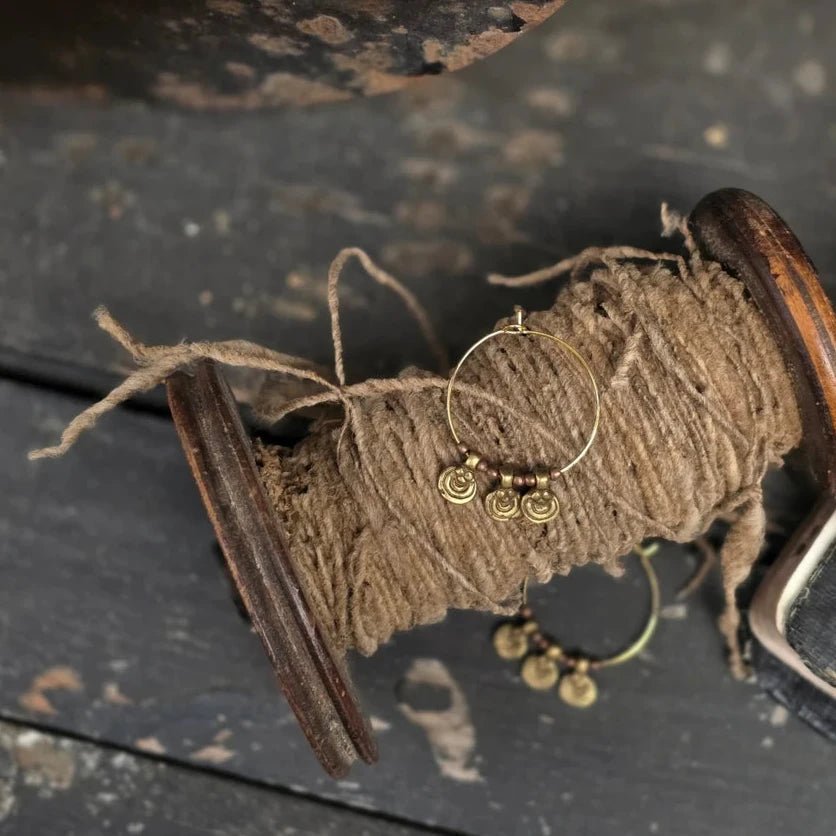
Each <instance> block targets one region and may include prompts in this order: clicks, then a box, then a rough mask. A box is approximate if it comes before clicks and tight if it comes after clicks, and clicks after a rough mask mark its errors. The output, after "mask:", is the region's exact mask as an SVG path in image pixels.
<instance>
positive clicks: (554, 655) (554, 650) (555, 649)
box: [546, 644, 563, 662]
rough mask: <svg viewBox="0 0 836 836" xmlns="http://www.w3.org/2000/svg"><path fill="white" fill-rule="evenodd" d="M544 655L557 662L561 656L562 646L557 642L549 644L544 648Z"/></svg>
mask: <svg viewBox="0 0 836 836" xmlns="http://www.w3.org/2000/svg"><path fill="white" fill-rule="evenodd" d="M546 656H548V657H549V659H552V660H554V661H555V662H559V661H560V660H561V658H562V657H563V648H562V647H561V646H560V645H559V644H550V645H549V647H548V649H547V650H546Z"/></svg>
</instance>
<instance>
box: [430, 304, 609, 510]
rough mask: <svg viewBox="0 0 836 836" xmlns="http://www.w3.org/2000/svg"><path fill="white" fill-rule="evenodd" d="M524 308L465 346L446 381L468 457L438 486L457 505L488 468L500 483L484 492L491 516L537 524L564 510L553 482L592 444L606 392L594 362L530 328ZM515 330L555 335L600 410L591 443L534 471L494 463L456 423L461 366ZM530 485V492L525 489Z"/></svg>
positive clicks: (525, 334) (470, 496) (469, 496)
mask: <svg viewBox="0 0 836 836" xmlns="http://www.w3.org/2000/svg"><path fill="white" fill-rule="evenodd" d="M524 318H525V311H523V309H522V308H521V307H519V306H516V307H515V308H514V321H513V322H512V323H511V324H510V325H506V326H504V327H502V328H500V329H498V330H496V331H491V333H490V334H486V335H485V336H484V337H482V338H481V339H480V340H477V341H476V342H475V343H474V344H473V345H472V346H470V348H469V349H468V350H467V351H465V353H464V354H463V355H462V357H461V359H460V360H459V362H458V363H457V364H456V367H455V368H454V369H453V371H452V373H451V374H450V380H449V381H448V383H447V394H446V410H447V426H448V427H449V428H450V434H451V435H452V436H453V440H454V441H455V443H456V445H457V447H458V450H459V452H460V453H461V454H462V456H463V463H462V464H459V465H452V466H450V467H446V468H445V469H444V470H442V471H441V474H440V475H439V477H438V490H439V491H440V492H441V495H442V496H443V497H444V498H445V499H446V500H447V501H448V502H452V503H453V504H455V505H464V504H465V503H468V502H470V501H471V500H472V499H474V497H475V496H476V492H477V486H476V473H477V472H480V473H485V474H486V475H487V476H488V478H489V479H490V480H491V481H493V482H498V485H497V486H496V487H495V488H494V489H493V490H492V491H490V493H488V495H487V496H486V497H485V509H486V510H487V512H488V515H489V516H490V517H492V518H493V519H495V520H498V521H507V520H512V519H516V518H517V517H520V516H523V517H525V518H526V519H527V520H529V521H530V522H533V523H539V524H543V523H547V522H549V521H550V520H553V519H554V518H555V517H556V516H557V514H558V512H559V510H560V503H559V502H558V499H557V497H556V496H555V494H554V492H553V491H552V490H551V484H550V483H551V481H553V480H556V479H559V478H560V477H561V476H562V475H563V474H564V473H566V472H567V471H569V470H571V469H572V468H573V467H574V466H575V465H576V464H578V462H580V461H581V459H583V457H584V456H586V454H587V453H588V452H589V450H590V448H591V447H592V443H593V442H594V441H595V436H596V435H597V434H598V425H599V423H600V420H601V397H600V394H599V392H598V384H597V382H596V380H595V375H594V374H593V373H592V369H591V368H590V366H589V363H587V361H586V360H585V359H584V358H583V356H582V355H581V354H580V352H579V351H578V350H577V349H576V348H575V347H574V346H572V345H570V344H569V343H568V342H566V341H565V340H562V339H560V338H559V337H556V336H555V335H554V334H549V333H546V332H545V331H538V330H535V329H533V328H529V327H528V326H527V325H526V324H525V322H524ZM506 335H513V336H517V337H522V338H527V337H541V338H544V339H547V340H550V341H551V342H553V343H554V344H556V345H558V346H559V347H560V348H561V349H563V350H564V351H565V352H566V353H568V354H569V355H570V356H571V357H572V358H573V359H574V360H576V361H577V362H578V364H579V365H580V366H581V368H582V369H583V371H584V372H585V373H586V375H587V377H588V378H589V382H590V384H591V387H592V393H593V396H594V402H595V415H594V419H593V421H592V427H591V429H590V431H589V433H588V435H587V439H586V443H585V444H584V445H583V447H582V448H581V450H580V452H579V453H578V454H577V455H576V456H575V457H574V458H573V459H572V460H571V461H570V462H569V463H568V464H565V465H564V466H563V467H551V468H541V467H533V468H532V469H531V470H528V471H523V472H516V473H515V472H514V470H513V468H511V467H510V466H508V465H506V464H504V463H499V464H496V465H493V464H491V463H490V462H488V461H487V460H486V459H485V458H483V457H482V456H481V455H480V454H479V453H477V452H476V451H475V450H473V449H472V448H471V447H470V446H469V445H468V444H465V443H464V442H463V441H462V439H461V438H460V436H459V433H458V431H457V429H456V424H455V421H454V419H453V406H452V404H453V386H454V384H455V382H456V378H457V377H458V374H459V371H460V370H461V368H462V366H463V365H464V363H465V361H466V360H467V358H468V357H470V355H471V354H473V352H474V351H475V350H476V349H477V348H479V346H481V345H483V344H484V343H486V342H487V341H488V340H491V339H494V338H496V337H501V336H506ZM526 488H528V489H530V490H528V492H527V493H522V491H523V490H525V489H526Z"/></svg>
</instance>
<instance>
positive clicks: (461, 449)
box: [456, 444, 470, 456]
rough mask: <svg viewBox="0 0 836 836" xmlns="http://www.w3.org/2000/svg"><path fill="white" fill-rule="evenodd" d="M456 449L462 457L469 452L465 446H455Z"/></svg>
mask: <svg viewBox="0 0 836 836" xmlns="http://www.w3.org/2000/svg"><path fill="white" fill-rule="evenodd" d="M456 449H457V450H458V451H459V452H460V453H461V454H462V455H463V456H466V455H467V454H468V453H469V452H470V451H469V450H468V449H467V445H466V444H457V445H456Z"/></svg>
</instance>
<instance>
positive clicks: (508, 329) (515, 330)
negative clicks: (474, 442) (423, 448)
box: [445, 307, 601, 475]
mask: <svg viewBox="0 0 836 836" xmlns="http://www.w3.org/2000/svg"><path fill="white" fill-rule="evenodd" d="M514 313H515V317H516V320H515V322H514V323H512V324H511V325H506V326H504V327H503V328H499V329H497V330H496V331H491V333H490V334H486V335H485V336H484V337H482V338H481V339H479V340H477V341H476V342H475V343H473V345H472V346H470V348H468V350H467V351H465V353H464V354H463V355H462V356H461V359H460V360H459V362H458V363H456V366H455V368H454V369H453V371H452V373H451V374H450V379H449V381H448V382H447V391H446V396H445V408H446V411H447V426H448V427H449V428H450V434H451V435H452V436H453V440H454V441H455V442H456V444H462V440H461V438H460V436H459V433H458V431H457V429H456V424H455V421H454V419H453V386H454V384H455V382H456V378H457V377H458V374H459V371H460V370H461V368H462V366H463V365H464V363H465V361H466V360H467V359H468V357H470V356H471V355H472V354H473V352H474V351H476V349H477V348H479V347H480V346H481V345H483V344H484V343H486V342H488V340H491V339H494V338H495V337H500V336H505V335H508V334H510V335H518V336H522V337H542V338H544V339H547V340H550V341H551V342H552V343H555V344H556V345H558V346H559V347H560V348H562V349H563V350H564V351H566V352H567V353H568V354H569V355H570V356H572V357H573V358H574V359H575V360H577V362H578V363H579V365H580V366H581V368H582V369H583V371H584V372H585V373H586V375H587V377H588V378H589V382H590V384H591V386H592V393H593V396H594V399H595V417H594V419H593V422H592V428H591V429H590V431H589V435H588V436H587V440H586V443H585V444H584V446H583V447H582V448H581V450H580V452H579V453H578V454H577V455H576V456H575V457H574V458H573V459H572V460H571V461H570V462H569V463H568V464H566V465H564V466H563V467H561V468H559V470H558V473H559V474H560V475H562V474H564V473H566V472H567V471H569V470H571V469H572V468H573V467H574V466H575V465H576V464H577V463H578V462H579V461H581V459H583V457H584V456H585V455H586V454H587V453H588V452H589V450H590V448H591V447H592V444H593V442H594V441H595V437H596V436H597V435H598V427H599V425H600V422H601V395H600V393H599V391H598V383H597V382H596V380H595V375H594V374H593V372H592V369H591V368H590V366H589V363H587V362H586V360H585V359H584V358H583V356H582V355H581V353H580V352H579V351H578V350H577V349H576V348H575V347H574V346H573V345H570V344H569V343H567V342H566V340H562V339H560V337H556V336H555V335H554V334H549V333H547V332H546V331H538V330H536V329H533V328H529V327H528V326H527V325H525V324H524V323H523V316H524V311H523V310H522V308H519V307H517V308H515V309H514Z"/></svg>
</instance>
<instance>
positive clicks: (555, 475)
mask: <svg viewBox="0 0 836 836" xmlns="http://www.w3.org/2000/svg"><path fill="white" fill-rule="evenodd" d="M549 478H551V479H559V478H560V468H559V467H553V468H552V469H551V470H550V471H549Z"/></svg>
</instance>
